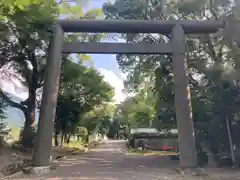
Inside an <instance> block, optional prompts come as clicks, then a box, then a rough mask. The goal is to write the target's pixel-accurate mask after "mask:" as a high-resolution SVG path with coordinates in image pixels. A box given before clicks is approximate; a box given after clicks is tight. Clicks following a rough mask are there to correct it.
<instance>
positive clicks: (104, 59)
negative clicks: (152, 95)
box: [87, 0, 125, 102]
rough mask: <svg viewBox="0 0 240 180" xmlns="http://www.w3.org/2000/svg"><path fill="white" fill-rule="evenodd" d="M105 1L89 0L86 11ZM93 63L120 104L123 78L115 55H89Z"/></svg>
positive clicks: (122, 98)
mask: <svg viewBox="0 0 240 180" xmlns="http://www.w3.org/2000/svg"><path fill="white" fill-rule="evenodd" d="M104 1H105V0H90V1H89V3H88V5H87V9H92V8H101V7H102V5H103V3H104ZM90 56H91V58H92V61H93V63H94V67H95V68H96V69H99V70H100V72H101V73H102V74H103V75H104V77H105V81H107V82H109V83H110V84H111V85H112V86H113V87H114V88H115V98H114V99H115V100H116V101H117V102H120V101H122V100H124V97H125V96H124V94H123V93H122V90H123V88H124V86H123V78H122V76H121V71H120V69H119V66H118V64H117V61H116V55H104V54H92V55H90Z"/></svg>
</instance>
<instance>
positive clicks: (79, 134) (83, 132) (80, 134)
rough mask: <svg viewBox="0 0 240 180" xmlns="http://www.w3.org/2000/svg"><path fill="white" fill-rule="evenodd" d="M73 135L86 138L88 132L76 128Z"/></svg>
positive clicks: (82, 128)
mask: <svg viewBox="0 0 240 180" xmlns="http://www.w3.org/2000/svg"><path fill="white" fill-rule="evenodd" d="M75 134H76V135H77V136H82V137H86V136H87V135H88V130H87V128H85V127H82V126H80V127H77V129H76V131H75Z"/></svg>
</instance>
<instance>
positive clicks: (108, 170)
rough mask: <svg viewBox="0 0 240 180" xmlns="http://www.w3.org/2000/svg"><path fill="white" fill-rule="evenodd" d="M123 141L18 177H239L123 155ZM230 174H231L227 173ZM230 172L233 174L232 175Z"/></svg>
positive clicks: (132, 179) (86, 179)
mask: <svg viewBox="0 0 240 180" xmlns="http://www.w3.org/2000/svg"><path fill="white" fill-rule="evenodd" d="M124 146H125V142H124V141H108V142H106V143H104V144H102V145H100V146H98V148H96V149H94V150H92V151H91V152H90V153H89V154H86V155H84V156H74V157H68V158H66V159H65V160H63V161H62V162H61V163H60V164H59V167H58V168H57V170H56V171H53V172H51V173H49V174H45V175H42V176H39V177H36V176H31V177H29V176H28V177H27V176H22V177H19V178H13V179H24V180H27V179H29V180H47V179H48V180H67V179H69V180H198V179H199V180H200V179H201V180H205V179H206V180H207V179H209V180H210V179H216V180H221V179H224V180H225V179H228V180H229V179H231V180H237V179H238V178H239V179H240V173H239V174H238V173H233V172H232V173H231V172H230V173H229V171H227V173H225V171H222V170H219V169H218V170H215V171H212V170H211V171H212V172H213V173H212V174H211V178H210V177H197V176H193V175H191V173H188V174H187V175H184V176H183V175H180V174H178V173H176V171H175V169H176V168H177V167H178V162H173V161H169V159H168V158H167V157H156V156H155V157H154V156H145V157H144V156H125V155H124V154H123V153H122V151H123V149H124ZM230 175H232V176H230ZM233 175H234V177H233Z"/></svg>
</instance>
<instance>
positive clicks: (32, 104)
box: [22, 89, 36, 148]
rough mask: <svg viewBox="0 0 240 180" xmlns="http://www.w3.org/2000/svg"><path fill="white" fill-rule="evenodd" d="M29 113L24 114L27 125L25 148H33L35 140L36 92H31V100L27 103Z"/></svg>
mask: <svg viewBox="0 0 240 180" xmlns="http://www.w3.org/2000/svg"><path fill="white" fill-rule="evenodd" d="M26 106H27V112H24V115H25V123H24V128H23V132H22V145H23V146H24V147H25V148H32V147H33V145H34V144H33V143H34V140H35V135H34V122H35V110H36V90H35V89H32V90H30V91H29V98H28V100H27V102H26Z"/></svg>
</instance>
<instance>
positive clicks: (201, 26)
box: [57, 20, 223, 34]
mask: <svg viewBox="0 0 240 180" xmlns="http://www.w3.org/2000/svg"><path fill="white" fill-rule="evenodd" d="M57 23H59V24H60V25H61V26H62V28H63V31H64V32H89V33H98V32H103V33H104V32H105V33H163V34H168V33H171V31H172V29H173V27H174V26H175V25H176V24H180V25H181V26H182V27H183V30H184V33H186V34H196V33H214V32H216V31H217V30H218V29H220V28H222V27H223V23H222V22H221V21H214V20H209V21H192V20H188V21H181V20H170V21H161V20H59V21H58V22H57Z"/></svg>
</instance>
